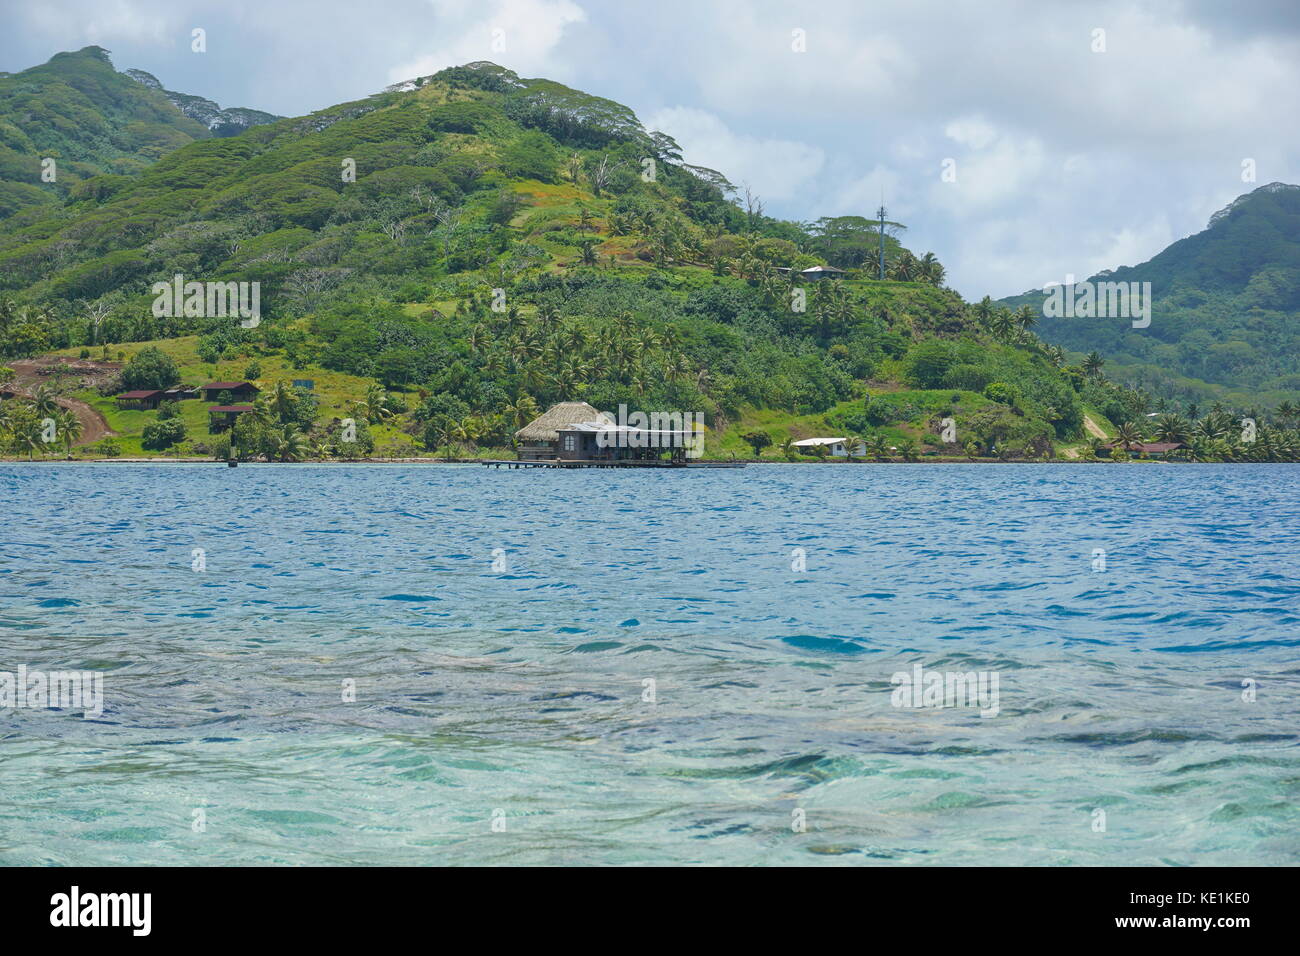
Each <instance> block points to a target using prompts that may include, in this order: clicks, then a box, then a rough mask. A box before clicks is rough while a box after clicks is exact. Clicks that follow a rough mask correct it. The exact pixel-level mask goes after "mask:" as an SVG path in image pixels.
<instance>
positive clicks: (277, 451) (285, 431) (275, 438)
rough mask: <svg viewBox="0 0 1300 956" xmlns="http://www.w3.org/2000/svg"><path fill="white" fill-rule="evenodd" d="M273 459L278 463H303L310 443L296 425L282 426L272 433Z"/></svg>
mask: <svg viewBox="0 0 1300 956" xmlns="http://www.w3.org/2000/svg"><path fill="white" fill-rule="evenodd" d="M271 446H272V453H271V457H272V458H274V459H275V460H276V461H302V460H303V458H305V457H307V452H308V450H309V448H310V447H311V446H310V442H309V441H308V439H307V436H306V435H304V434H303V433H302V432H301V431H299V430H298V427H297V426H296V425H292V424H290V425H282V426H281V427H280V428H278V429H276V430H275V431H273V432H272V433H271Z"/></svg>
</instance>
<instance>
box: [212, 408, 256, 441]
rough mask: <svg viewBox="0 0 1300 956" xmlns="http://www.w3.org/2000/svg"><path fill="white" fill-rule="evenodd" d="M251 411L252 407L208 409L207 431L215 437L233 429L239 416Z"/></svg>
mask: <svg viewBox="0 0 1300 956" xmlns="http://www.w3.org/2000/svg"><path fill="white" fill-rule="evenodd" d="M252 410H253V406H252V405H214V406H212V407H211V408H209V409H208V431H210V432H211V433H212V434H214V435H216V434H218V433H220V432H224V431H225V430H226V429H227V428H233V427H234V426H235V420H236V419H237V418H239V416H240V415H243V414H246V413H247V412H251V411H252Z"/></svg>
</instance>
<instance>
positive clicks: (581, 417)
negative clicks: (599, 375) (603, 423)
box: [515, 402, 600, 441]
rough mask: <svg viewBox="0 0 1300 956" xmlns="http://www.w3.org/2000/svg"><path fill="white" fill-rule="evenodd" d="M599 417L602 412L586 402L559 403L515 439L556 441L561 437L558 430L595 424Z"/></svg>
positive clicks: (530, 423)
mask: <svg viewBox="0 0 1300 956" xmlns="http://www.w3.org/2000/svg"><path fill="white" fill-rule="evenodd" d="M599 417H600V412H598V411H596V409H594V408H592V407H591V406H590V405H588V404H587V403H586V402H559V403H558V404H555V405H552V406H551V407H550V408H548V409H547V410H546V411H545V413H544V414H542V415H540V416H538V417H537V418H534V419H533V420H532V421H531V422H529V423H528V424H527V425H525V426H524V427H523V428H521V429H519V431H517V432H515V437H516V438H518V439H519V440H520V441H556V440H558V439H559V437H560V436H559V433H558V432H557V431H556V429H557V428H561V427H563V426H564V425H576V424H578V423H579V422H594V421H596V420H597V419H598V418H599Z"/></svg>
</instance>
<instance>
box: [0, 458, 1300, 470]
mask: <svg viewBox="0 0 1300 956" xmlns="http://www.w3.org/2000/svg"><path fill="white" fill-rule="evenodd" d="M487 461H488V459H485V458H450V459H448V458H351V459H344V458H311V459H305V460H303V461H241V462H240V463H239V466H240V467H245V466H248V465H482V464H484V463H485V462H487ZM698 461H699V463H700V464H725V465H733V464H734V465H808V466H822V465H826V466H831V465H839V466H842V467H853V466H862V465H1125V464H1137V465H1198V464H1212V465H1213V464H1222V465H1287V464H1295V462H1284V461H1246V462H1195V461H1178V460H1166V459H1158V458H1147V459H1142V458H1131V459H1128V460H1127V461H1125V460H1123V459H1120V460H1113V459H1105V458H1102V459H1096V460H1087V459H1083V458H1052V459H1049V460H1046V461H1044V460H1043V459H1041V458H1008V459H1003V458H973V459H972V458H918V459H916V460H914V461H902V460H899V459H886V460H883V461H868V460H864V459H857V460H854V461H778V460H777V459H774V458H701V459H699V460H698ZM0 464H3V465H220V466H223V467H225V466H226V459H224V458H161V457H160V458H122V457H118V458H34V459H27V458H0ZM662 470H677V469H662Z"/></svg>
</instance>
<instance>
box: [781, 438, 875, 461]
mask: <svg viewBox="0 0 1300 956" xmlns="http://www.w3.org/2000/svg"><path fill="white" fill-rule="evenodd" d="M794 447H795V448H798V449H799V451H800V452H802V453H803V454H805V455H816V454H818V451H817V449H819V448H825V449H826V453H827V454H829V455H832V456H834V457H835V458H847V457H849V440H848V439H847V438H805V439H803V440H802V441H797V442H794ZM866 453H867V450H866V448H865V447H864V446H863V444H862V443H861V442H858V445H857V447H856V448H855V449H853V454H854V455H857V456H859V457H861V456H862V455H865V454H866Z"/></svg>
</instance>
